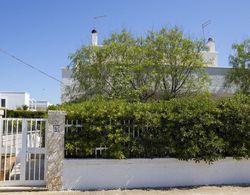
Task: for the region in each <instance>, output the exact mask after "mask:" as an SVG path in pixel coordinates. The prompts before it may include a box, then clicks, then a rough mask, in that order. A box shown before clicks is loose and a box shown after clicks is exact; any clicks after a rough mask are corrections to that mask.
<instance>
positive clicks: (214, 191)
mask: <svg viewBox="0 0 250 195" xmlns="http://www.w3.org/2000/svg"><path fill="white" fill-rule="evenodd" d="M5 194H6V195H7V194H8V195H24V194H28V195H39V194H41V195H47V194H48V195H67V194H68V195H130V194H131V195H155V194H156V195H158V194H160V195H161V194H162V195H165V194H166V195H249V194H250V186H247V187H238V186H223V187H217V186H209V187H196V188H188V189H187V188H178V189H176V188H173V189H159V190H158V189H148V190H107V191H85V192H73V191H67V192H46V191H45V192H0V195H5Z"/></svg>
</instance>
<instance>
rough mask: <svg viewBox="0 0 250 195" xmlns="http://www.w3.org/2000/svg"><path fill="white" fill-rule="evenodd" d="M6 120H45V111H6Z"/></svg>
mask: <svg viewBox="0 0 250 195" xmlns="http://www.w3.org/2000/svg"><path fill="white" fill-rule="evenodd" d="M7 117H8V118H46V117H47V112H46V111H29V110H7Z"/></svg>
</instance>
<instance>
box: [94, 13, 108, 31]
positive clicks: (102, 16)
mask: <svg viewBox="0 0 250 195" xmlns="http://www.w3.org/2000/svg"><path fill="white" fill-rule="evenodd" d="M106 17H107V15H101V16H95V17H93V20H94V28H95V25H96V20H98V19H101V18H106Z"/></svg>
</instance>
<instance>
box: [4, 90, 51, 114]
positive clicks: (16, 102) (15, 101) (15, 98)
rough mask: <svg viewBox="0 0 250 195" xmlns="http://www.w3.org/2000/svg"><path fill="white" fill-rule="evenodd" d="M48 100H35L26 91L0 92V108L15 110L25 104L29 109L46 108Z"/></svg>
mask: <svg viewBox="0 0 250 195" xmlns="http://www.w3.org/2000/svg"><path fill="white" fill-rule="evenodd" d="M49 105H51V104H50V103H49V102H48V101H36V100H35V99H33V98H31V96H30V94H29V93H26V92H0V108H4V109H8V110H15V109H17V108H22V107H23V106H27V107H28V109H29V110H46V109H47V108H48V106H49Z"/></svg>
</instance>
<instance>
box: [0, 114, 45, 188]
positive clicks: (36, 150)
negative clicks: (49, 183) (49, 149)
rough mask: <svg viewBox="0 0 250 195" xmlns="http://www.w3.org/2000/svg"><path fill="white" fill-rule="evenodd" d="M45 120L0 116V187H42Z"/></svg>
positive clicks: (43, 183)
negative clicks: (0, 117)
mask: <svg viewBox="0 0 250 195" xmlns="http://www.w3.org/2000/svg"><path fill="white" fill-rule="evenodd" d="M46 129H47V120H46V119H16V118H3V119H0V171H1V172H0V186H44V185H45V184H46V183H45V180H46V174H45V173H46V141H45V133H46Z"/></svg>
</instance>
